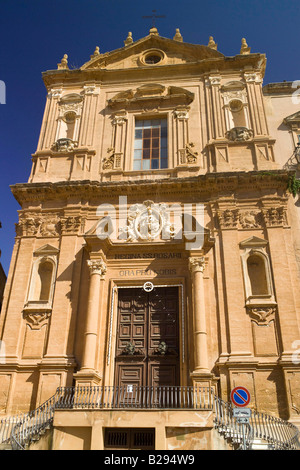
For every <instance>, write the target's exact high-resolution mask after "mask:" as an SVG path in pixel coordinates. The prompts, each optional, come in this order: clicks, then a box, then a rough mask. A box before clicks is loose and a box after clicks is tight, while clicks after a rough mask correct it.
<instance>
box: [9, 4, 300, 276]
mask: <svg viewBox="0 0 300 470" xmlns="http://www.w3.org/2000/svg"><path fill="white" fill-rule="evenodd" d="M152 10H156V14H157V15H164V16H165V18H161V19H158V20H157V21H156V26H157V28H158V31H159V34H160V35H161V36H163V37H167V38H173V36H174V34H175V29H176V28H180V31H181V34H182V36H183V39H184V41H185V42H190V43H194V44H204V45H207V43H208V39H209V36H213V37H214V39H215V41H216V42H217V43H218V50H219V51H220V52H222V53H223V54H225V55H227V56H232V55H235V54H238V53H239V50H240V45H241V38H242V37H245V38H246V40H247V43H248V45H249V46H250V47H251V52H261V53H265V54H266V56H267V70H266V75H265V79H264V84H266V83H270V82H277V81H283V80H287V81H290V80H291V81H293V80H300V65H299V63H300V61H299V43H300V33H299V24H300V2H299V0H289V1H278V0H272V1H271V0H267V1H264V0H248V1H244V0H243V1H237V0H227V1H217V0H210V1H207V0H205V1H203V0H198V1H196V0H181V1H179V0H172V1H170V0H165V1H163V0H161V1H157V0H153V1H152V2H146V1H143V0H140V1H137V0H126V1H125V0H123V1H121V0H47V1H46V0H0V60H1V62H0V80H3V81H4V82H5V84H6V104H5V105H3V104H0V221H1V222H2V229H0V249H1V251H2V256H1V259H0V261H1V262H2V265H3V267H4V270H5V272H6V273H8V268H9V263H10V258H11V253H12V248H13V244H14V236H15V230H14V224H15V223H16V222H17V220H18V213H17V211H18V210H19V209H20V207H19V205H18V203H17V202H16V201H15V200H14V198H13V196H12V194H11V190H10V185H11V184H14V183H23V182H26V181H27V180H28V177H29V174H30V169H31V154H32V153H34V152H35V150H36V146H37V141H38V136H39V132H40V125H41V120H42V116H43V111H44V106H45V99H46V90H45V87H44V84H43V81H42V78H41V73H42V71H45V70H50V69H56V67H57V63H58V62H60V60H61V58H62V56H63V54H65V53H66V54H68V56H69V66H70V67H72V68H73V67H80V66H81V65H82V64H83V63H85V62H86V61H88V60H89V58H90V55H91V54H92V53H93V52H94V50H95V47H96V46H99V47H100V51H101V52H107V51H110V50H114V49H118V48H120V47H123V45H124V42H123V41H124V40H125V39H126V37H127V33H128V31H131V32H132V34H133V39H134V40H137V39H140V38H142V37H144V36H146V35H147V34H148V32H149V29H150V27H151V25H152V23H151V20H150V19H144V18H143V16H148V15H151V14H152Z"/></svg>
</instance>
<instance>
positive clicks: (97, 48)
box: [91, 46, 100, 59]
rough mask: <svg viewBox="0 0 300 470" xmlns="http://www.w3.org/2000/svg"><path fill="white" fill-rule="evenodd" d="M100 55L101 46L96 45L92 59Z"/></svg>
mask: <svg viewBox="0 0 300 470" xmlns="http://www.w3.org/2000/svg"><path fill="white" fill-rule="evenodd" d="M98 55H100V48H99V46H96V48H95V51H94V54H92V55H91V59H94V58H95V57H97V56H98Z"/></svg>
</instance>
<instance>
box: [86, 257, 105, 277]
mask: <svg viewBox="0 0 300 470" xmlns="http://www.w3.org/2000/svg"><path fill="white" fill-rule="evenodd" d="M87 264H88V267H89V270H90V274H91V275H93V274H99V275H100V276H105V274H106V269H107V268H106V264H105V263H104V261H103V260H102V259H93V260H90V259H89V260H88V261H87Z"/></svg>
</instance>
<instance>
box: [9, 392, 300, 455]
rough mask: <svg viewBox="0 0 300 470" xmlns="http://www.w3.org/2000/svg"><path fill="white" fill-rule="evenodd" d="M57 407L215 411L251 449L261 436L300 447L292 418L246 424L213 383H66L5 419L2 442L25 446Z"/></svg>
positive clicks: (220, 424) (256, 417)
mask: <svg viewBox="0 0 300 470" xmlns="http://www.w3.org/2000/svg"><path fill="white" fill-rule="evenodd" d="M56 409H65V410H81V409H84V410H113V409H123V410H124V409H128V410H133V409H135V410H138V409H145V410H147V409H148V410H149V409H152V410H167V409H174V410H175V409H177V410H203V411H205V410H206V411H212V412H213V414H214V423H215V428H216V429H217V430H218V432H219V433H221V434H223V435H224V437H225V438H226V439H227V440H230V441H231V442H232V443H233V444H236V445H240V444H241V442H242V439H243V437H245V441H246V445H247V447H248V448H251V443H252V442H253V440H254V439H256V440H257V439H258V440H262V441H263V442H265V443H267V444H269V445H270V446H272V448H273V449H280V450H300V441H299V430H298V428H297V427H296V426H294V425H293V424H292V423H290V422H288V421H284V420H282V419H279V418H276V417H273V416H269V415H266V414H263V413H259V412H257V411H255V410H252V415H251V418H250V422H249V425H247V426H246V427H242V425H241V424H239V423H238V422H237V420H236V418H234V416H233V408H232V405H231V404H230V403H226V402H224V401H223V400H221V399H220V398H219V397H217V396H215V394H214V391H213V390H212V389H211V388H209V387H188V386H186V387H185V386H178V387H171V386H166V387H139V386H121V387H112V386H107V387H106V386H99V387H60V388H58V389H57V391H56V393H55V394H54V395H53V396H52V397H51V398H49V400H47V401H46V402H45V403H43V404H42V405H41V406H39V407H38V408H37V409H36V410H34V411H31V412H30V413H27V414H24V415H19V416H16V417H11V418H5V419H3V420H2V421H0V443H1V442H6V443H10V444H11V446H12V448H13V449H16V450H24V449H25V448H26V447H27V446H28V445H29V444H30V443H31V442H32V441H34V440H38V439H39V437H40V435H41V433H42V432H43V431H45V430H46V429H48V428H49V427H50V426H51V425H52V422H53V417H54V412H55V410H56ZM244 431H245V433H244Z"/></svg>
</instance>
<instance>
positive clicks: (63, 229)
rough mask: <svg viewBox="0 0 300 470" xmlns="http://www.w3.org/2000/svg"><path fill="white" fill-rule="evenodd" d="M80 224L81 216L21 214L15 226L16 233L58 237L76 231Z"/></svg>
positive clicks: (28, 235) (19, 235)
mask: <svg viewBox="0 0 300 470" xmlns="http://www.w3.org/2000/svg"><path fill="white" fill-rule="evenodd" d="M81 225H82V217H81V216H67V217H59V216H58V215H49V216H43V215H40V216H39V215H36V214H34V213H30V214H21V215H20V219H19V223H17V224H16V225H15V226H16V235H17V236H18V237H22V236H27V237H30V236H41V237H58V236H60V235H63V234H66V233H76V232H78V231H79V229H80V227H81Z"/></svg>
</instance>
